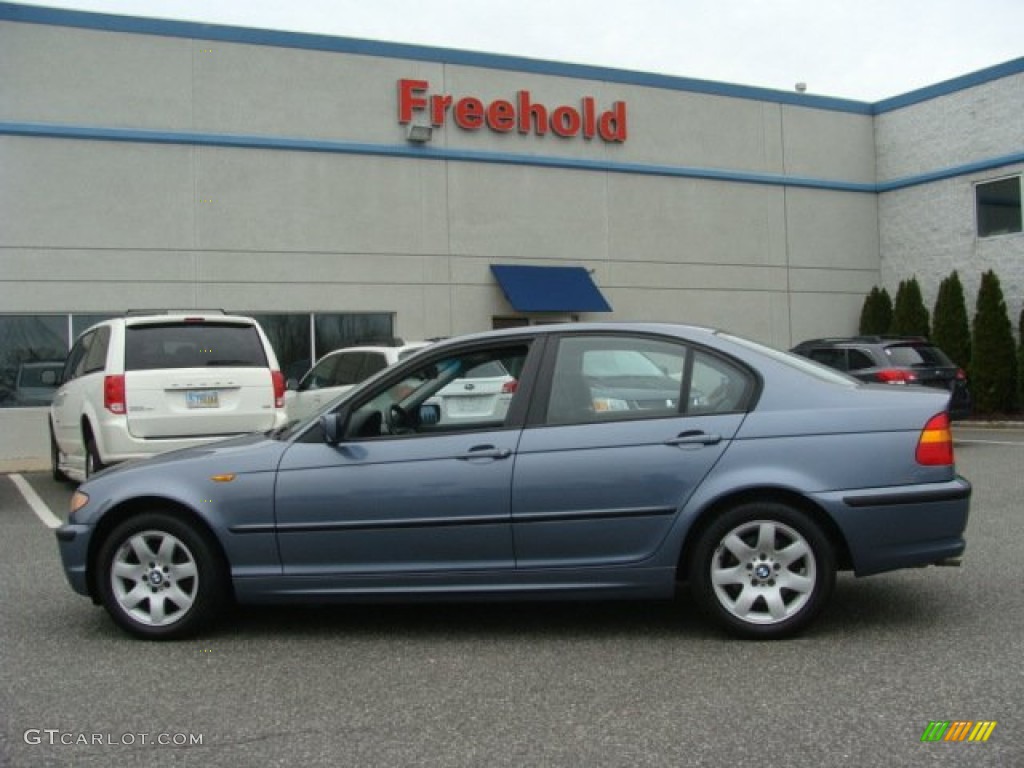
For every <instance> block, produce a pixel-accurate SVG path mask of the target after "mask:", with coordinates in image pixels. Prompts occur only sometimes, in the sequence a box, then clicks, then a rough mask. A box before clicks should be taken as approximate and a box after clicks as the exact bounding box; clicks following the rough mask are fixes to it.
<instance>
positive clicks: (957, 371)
mask: <svg viewBox="0 0 1024 768" xmlns="http://www.w3.org/2000/svg"><path fill="white" fill-rule="evenodd" d="M793 352H795V353H796V354H798V355H802V356H803V357H807V358H810V359H811V360H815V361H817V362H819V363H822V364H824V365H827V366H829V367H830V368H835V369H837V370H840V371H843V372H845V373H848V374H850V375H851V376H854V377H856V378H858V379H860V380H861V381H869V382H881V383H883V384H900V385H907V384H911V385H919V386H924V387H936V388H938V389H946V390H949V392H950V398H949V416H950V418H953V419H963V418H966V417H967V416H969V415H970V413H971V393H970V391H969V390H968V388H967V376H966V374H965V373H964V371H963V369H962V368H959V367H957V365H956V364H955V363H954V362H953V361H952V360H950V359H949V358H948V357H947V356H946V353H945V352H943V351H942V350H941V349H939V348H938V347H936V346H935V345H933V344H931V343H929V341H928V340H927V339H925V338H923V337H921V336H854V337H850V338H833V339H811V340H810V341H805V342H803V343H801V344H798V345H797V346H795V347H794V348H793Z"/></svg>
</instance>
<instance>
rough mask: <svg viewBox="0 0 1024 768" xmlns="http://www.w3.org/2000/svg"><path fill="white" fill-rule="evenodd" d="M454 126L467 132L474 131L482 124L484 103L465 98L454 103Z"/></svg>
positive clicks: (469, 97) (468, 97) (470, 97)
mask: <svg viewBox="0 0 1024 768" xmlns="http://www.w3.org/2000/svg"><path fill="white" fill-rule="evenodd" d="M455 124H456V125H457V126H459V128H465V129H466V130H467V131H475V130H476V129H477V128H479V127H480V126H482V125H483V124H484V103H483V102H482V101H480V99H474V98H473V97H472V96H467V97H466V98H464V99H459V100H458V101H457V102H455Z"/></svg>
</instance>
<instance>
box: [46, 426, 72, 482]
mask: <svg viewBox="0 0 1024 768" xmlns="http://www.w3.org/2000/svg"><path fill="white" fill-rule="evenodd" d="M50 473H51V474H52V475H53V479H54V480H55V481H56V482H58V483H66V482H67V480H68V476H67V475H65V474H64V470H62V469H61V468H60V446H58V445H57V438H56V437H55V436H54V434H53V424H51V425H50Z"/></svg>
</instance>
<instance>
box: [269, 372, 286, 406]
mask: <svg viewBox="0 0 1024 768" xmlns="http://www.w3.org/2000/svg"><path fill="white" fill-rule="evenodd" d="M270 379H271V381H273V382H274V407H275V408H284V374H283V373H281V372H280V371H271V372H270Z"/></svg>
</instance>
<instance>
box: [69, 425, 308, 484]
mask: <svg viewBox="0 0 1024 768" xmlns="http://www.w3.org/2000/svg"><path fill="white" fill-rule="evenodd" d="M287 448H288V443H286V442H284V441H280V440H275V439H274V438H272V437H270V435H269V434H264V433H255V434H251V435H244V436H242V437H233V438H229V439H227V440H221V441H218V442H215V443H209V444H207V445H200V446H195V447H193V448H182V449H180V450H177V451H168V452H167V453H161V454H158V455H156V456H152V457H150V458H148V459H143V460H141V461H130V462H126V463H124V464H118V465H116V466H114V467H111V468H109V469H105V470H103V471H102V472H100V473H99V474H96V475H94V476H93V477H92V478H90V479H89V480H87V481H86V482H85V483H84V484H83V486H82V488H83V489H85V487H86V486H90V487H91V486H93V485H95V484H98V483H100V482H104V483H105V482H112V481H113V482H118V483H124V482H127V481H128V480H129V478H132V477H134V476H147V477H152V476H154V475H163V476H166V477H174V476H180V474H181V473H188V472H189V471H190V470H191V469H192V468H196V469H197V470H198V471H199V472H200V473H202V474H204V475H212V474H228V473H235V474H244V473H250V472H268V471H273V470H274V469H276V468H277V465H278V463H279V462H280V460H281V454H283V453H284V451H285V450H286V449H287Z"/></svg>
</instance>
